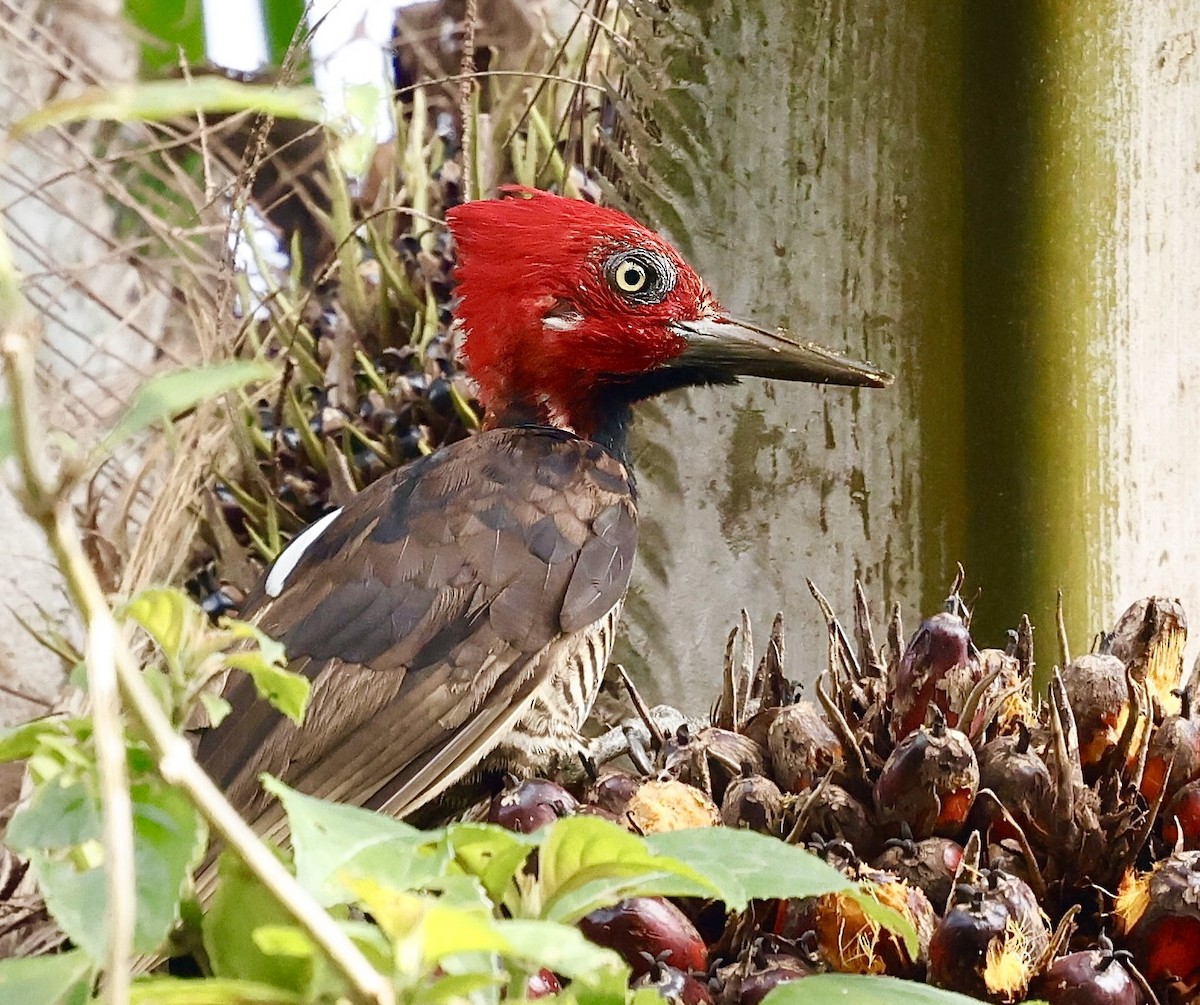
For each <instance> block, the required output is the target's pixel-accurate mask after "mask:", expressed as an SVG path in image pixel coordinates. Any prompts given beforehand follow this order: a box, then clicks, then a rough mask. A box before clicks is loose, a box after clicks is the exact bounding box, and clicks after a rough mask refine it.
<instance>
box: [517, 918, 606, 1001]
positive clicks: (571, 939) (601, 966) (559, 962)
mask: <svg viewBox="0 0 1200 1005" xmlns="http://www.w3.org/2000/svg"><path fill="white" fill-rule="evenodd" d="M493 924H494V926H495V928H496V930H497V931H498V932H499V933H500V935H501V936H502V937H503V939H504V941H505V943H506V944H507V949H506V950H505V955H506V956H508V957H509V958H510V959H514V960H517V961H519V962H520V963H522V964H524V965H525V966H526V967H528V968H529V969H531V970H537V969H540V968H541V967H547V968H549V969H550V970H553V971H554V972H555V973H556V974H562V975H563V976H564V977H570V978H571V980H572V981H577V982H579V983H581V984H590V985H600V984H604V983H606V982H607V981H608V980H609V979H611V978H613V977H617V976H619V977H620V986H621V987H622V989H624V985H625V976H626V974H627V973H628V968H627V967H626V966H625V963H624V962H623V961H622V960H621V957H619V956H618V955H617V954H616V953H615V952H613V951H612V950H611V949H603V948H601V947H600V946H597V945H595V944H594V943H591V942H589V941H588V940H587V939H585V938H584V936H583V933H582V932H580V931H579V929H578V928H575V927H574V926H572V925H560V924H557V923H555V922H552V921H533V920H529V919H524V918H513V919H503V918H502V919H499V920H497V921H494V922H493Z"/></svg>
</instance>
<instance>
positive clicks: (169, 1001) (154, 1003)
mask: <svg viewBox="0 0 1200 1005" xmlns="http://www.w3.org/2000/svg"><path fill="white" fill-rule="evenodd" d="M129 1001H130V1005H305V1002H307V999H306V998H304V997H302V996H300V995H295V994H292V993H290V992H288V991H284V990H283V989H282V988H277V987H274V986H273V985H270V984H262V983H259V982H257V981H234V980H227V979H223V978H219V977H209V978H206V979H205V980H193V979H190V978H183V977H149V978H146V979H144V980H140V981H134V984H133V987H132V989H131V990H130V992H129Z"/></svg>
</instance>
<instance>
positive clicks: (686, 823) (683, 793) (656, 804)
mask: <svg viewBox="0 0 1200 1005" xmlns="http://www.w3.org/2000/svg"><path fill="white" fill-rule="evenodd" d="M625 816H626V819H627V820H628V821H629V823H630V824H632V825H633V827H634V828H636V829H637V830H638V831H639V832H640V833H642V834H657V833H659V832H661V831H679V830H686V829H687V828H689V827H715V826H717V824H719V823H720V822H721V812H720V810H718V809H717V806H716V804H715V803H714V802H713V801H712V800H711V799H709V798H708V796H707V795H705V794H704V793H703V792H701V791H700V790H699V789H697V788H695V787H694V786H692V785H688V784H687V783H686V782H681V781H679V780H678V779H676V778H662V779H653V780H651V781H649V782H643V783H642V785H641V786H640V787H639V788H638V790H637V792H635V793H634V794H633V798H631V799H630V800H629V803H628V804H627V806H626V809H625Z"/></svg>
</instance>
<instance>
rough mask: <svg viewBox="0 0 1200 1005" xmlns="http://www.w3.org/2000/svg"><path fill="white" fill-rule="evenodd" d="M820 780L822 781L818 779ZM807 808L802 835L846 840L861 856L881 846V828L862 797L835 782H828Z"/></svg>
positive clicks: (831, 839)
mask: <svg viewBox="0 0 1200 1005" xmlns="http://www.w3.org/2000/svg"><path fill="white" fill-rule="evenodd" d="M818 784H819V783H818ZM809 797H811V798H812V801H811V802H809V803H806V804H805V806H804V809H803V812H804V814H805V819H804V826H803V830H802V833H801V834H800V835H799V836H800V837H807V836H810V835H814V834H815V835H818V836H820V837H821V838H823V839H824V840H826V841H844V842H845V843H846V844H847V845H849V846H850V847H851V848H853V849H854V850H855V852H856V853H858V854H859V855H860V856H862V855H870V854H872V853H873V852H874V851H876V850H877V849H878V847H879V838H880V836H881V835H880V834H879V828H878V827H876V826H875V825H874V823H873V821H872V820H871V819H870V816H869V815H868V813H867V810H866V807H864V806H863V804H862V803H861V802H859V800H858V799H856V798H855V797H854V796H852V795H851V794H850V793H849V792H847V791H846V790H845V789H843V788H842V787H841V786H840V785H835V784H834V783H833V782H826V783H825V784H824V787H823V788H820V789H819V791H818V790H817V789H816V788H815V787H814V792H813V793H808V794H807V795H806V796H805V798H806V799H807V798H809Z"/></svg>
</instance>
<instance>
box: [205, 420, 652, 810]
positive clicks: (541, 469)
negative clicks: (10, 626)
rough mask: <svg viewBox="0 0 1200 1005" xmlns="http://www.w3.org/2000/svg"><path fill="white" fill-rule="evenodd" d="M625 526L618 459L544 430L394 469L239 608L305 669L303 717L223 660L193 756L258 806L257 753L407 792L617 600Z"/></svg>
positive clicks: (631, 542) (471, 757) (435, 781)
mask: <svg viewBox="0 0 1200 1005" xmlns="http://www.w3.org/2000/svg"><path fill="white" fill-rule="evenodd" d="M636 543H637V520H636V514H635V510H634V505H633V497H632V489H631V486H630V484H629V480H628V476H627V474H626V472H625V469H624V467H623V466H622V465H621V464H620V462H618V461H617V460H616V459H615V458H613V457H612V456H611V455H609V454H608V453H606V452H605V451H604V450H603V449H602V448H600V447H599V446H597V445H596V444H594V443H589V442H587V441H584V440H580V439H578V438H576V437H574V436H571V435H570V434H567V433H563V432H560V431H557V430H552V429H546V428H541V427H527V428H515V429H497V430H491V431H488V432H484V433H481V434H480V435H478V436H476V437H473V438H471V439H468V440H464V441H462V442H459V443H456V444H453V445H452V446H449V447H445V448H443V449H442V450H439V451H438V452H437V453H435V454H433V455H431V456H429V457H427V458H424V459H423V460H421V461H418V462H416V463H414V464H412V465H411V466H409V467H407V468H404V469H401V470H399V471H397V472H395V473H394V474H392V475H391V476H389V477H387V478H384V479H382V480H381V481H379V482H376V483H375V484H374V485H372V486H370V487H369V488H367V489H365V490H364V491H363V492H361V493H360V494H359V495H358V496H356V497H355V498H354V500H353V501H352V502H351V503H350V504H348V505H347V506H346V507H345V509H344V510H342V511H341V512H340V513H339V514H338V515H337V517H336V518H334V519H333V520H332V522H330V523H329V525H328V526H327V527H326V528H324V530H323V531H322V532H321V533H320V534H319V536H317V537H316V538H315V540H312V541H311V543H309V545H308V547H307V549H305V550H304V551H303V553H302V555H301V557H300V558H299V560H298V561H297V562H296V564H295V566H294V568H292V569H291V571H290V572H289V573H288V574H287V575H286V577H285V578H284V581H283V586H282V590H279V589H278V586H279V584H278V583H277V582H276V583H274V584H271V580H270V579H268V580H267V583H268V584H270V585H272V592H278V596H274V597H272V596H268V595H266V592H265V591H264V590H263V588H262V587H260V591H259V593H258V594H256V596H255V597H253V598H252V599H251V602H250V608H249V610H248V611H247V613H246V616H248V617H251V618H254V619H255V620H257V622H258V624H259V626H260V627H262V628H263V629H264V630H265V631H266V632H268V633H269V634H271V635H272V636H274V637H275V638H277V639H279V640H280V641H281V642H283V643H284V645H285V646H286V648H287V652H288V657H289V659H290V660H291V661H292V667H293V669H297V670H300V671H302V672H304V673H305V674H306V675H307V676H308V677H309V678H310V679H311V680H312V684H313V692H312V697H311V701H310V706H309V712H308V715H307V716H306V718H305V721H304V723H303V725H301V726H299V727H297V726H294V725H293V724H292V723H291V722H289V721H288V720H286V719H285V718H283V717H282V716H280V715H279V714H278V713H276V712H275V711H274V710H273V709H272V708H271V707H270V705H269V704H268V703H267V702H265V701H262V700H258V699H256V698H255V696H254V692H253V688H252V686H251V685H250V682H249V680H248V679H245V678H242V679H239V680H235V681H234V682H233V683H232V685H231V687H230V688H229V689H228V690H227V694H226V697H228V698H229V699H230V701H231V704H232V705H233V711H232V712H231V713H230V715H229V716H228V717H227V718H226V720H225V721H224V722H223V723H222V724H221V726H220V727H218V728H216V729H213V730H209V731H208V732H207V733H206V734H205V735H204V736H203V737H202V739H201V742H200V748H199V756H200V760H201V762H202V764H204V766H205V767H206V769H207V770H208V771H209V772H210V774H212V776H213V777H214V778H215V779H216V780H217V782H218V783H219V784H221V785H222V786H223V787H225V788H226V790H227V792H228V793H229V795H230V797H231V799H232V800H233V802H234V804H235V805H237V806H238V807H239V809H241V810H242V811H243V812H245V813H247V814H248V815H249V816H251V817H252V818H253V817H260V816H261V815H262V814H263V813H264V811H265V807H266V800H265V797H264V796H263V794H262V792H261V790H260V789H259V787H258V785H257V782H256V778H257V776H258V774H259V773H260V772H263V771H266V772H270V773H271V774H273V775H276V776H279V777H281V778H283V779H284V780H285V781H286V782H288V783H289V784H290V785H293V786H295V787H297V788H299V789H300V790H302V791H304V792H308V793H311V794H313V795H317V796H321V797H325V798H331V799H339V800H342V801H345V802H352V803H356V804H359V805H365V806H374V807H378V806H381V805H385V804H386V807H387V809H388V810H389V811H390V812H394V813H397V814H403V813H406V812H409V811H411V810H414V809H416V808H417V807H419V806H420V805H421V804H423V803H424V802H426V801H427V800H428V799H430V798H432V797H433V796H434V795H436V794H437V793H438V792H439V791H441V789H442V788H444V787H445V786H446V785H447V784H449V782H450V781H452V780H453V778H454V777H456V776H457V775H459V774H461V773H462V772H463V771H465V770H467V769H469V768H470V767H471V766H472V765H473V764H474V763H476V762H477V761H478V760H479V759H480V758H481V757H482V756H483V755H484V754H486V753H487V751H488V750H490V749H491V748H492V747H493V746H494V745H495V744H496V742H497V741H498V740H499V739H500V738H501V736H502V735H503V733H504V732H506V731H507V730H508V729H509V728H510V727H511V726H512V725H513V723H514V722H515V721H516V720H517V719H518V718H520V716H521V715H522V714H523V712H524V711H525V709H526V708H527V707H528V705H529V703H530V699H531V697H532V695H533V693H534V691H535V690H536V689H537V688H538V687H539V686H540V685H541V684H542V683H543V682H544V681H545V679H546V677H547V675H548V674H549V673H550V672H552V670H553V666H554V663H555V661H556V660H557V659H558V657H559V655H560V653H561V652H563V651H565V647H567V646H569V643H570V637H571V636H572V635H573V634H574V633H576V632H579V631H582V630H583V629H585V628H587V627H588V626H590V625H592V624H594V623H595V622H597V621H599V620H600V619H601V618H603V617H605V615H607V614H608V612H609V611H611V610H612V609H613V607H614V606H615V605H616V604H618V603H620V601H621V599H622V598H623V596H624V594H625V590H626V588H627V586H628V584H629V576H630V572H631V568H632V564H633V556H634V550H635V547H636ZM285 554H286V553H285ZM276 578H277V579H278V576H277V577H276Z"/></svg>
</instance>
